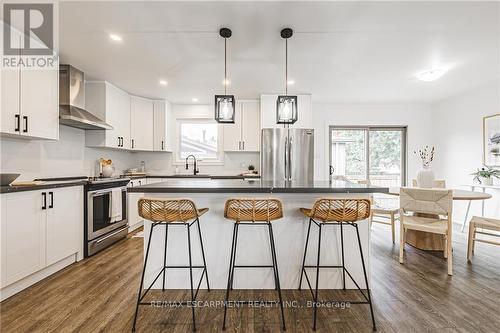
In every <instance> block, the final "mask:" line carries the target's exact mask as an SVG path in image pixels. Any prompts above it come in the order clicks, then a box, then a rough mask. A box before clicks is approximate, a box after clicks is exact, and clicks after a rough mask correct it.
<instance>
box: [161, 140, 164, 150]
mask: <svg viewBox="0 0 500 333" xmlns="http://www.w3.org/2000/svg"><path fill="white" fill-rule="evenodd" d="M163 149H164V148H163V140H161V150H163Z"/></svg>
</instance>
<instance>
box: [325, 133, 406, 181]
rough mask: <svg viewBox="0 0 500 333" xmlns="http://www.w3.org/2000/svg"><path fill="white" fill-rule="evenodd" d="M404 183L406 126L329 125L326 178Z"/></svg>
mask: <svg viewBox="0 0 500 333" xmlns="http://www.w3.org/2000/svg"><path fill="white" fill-rule="evenodd" d="M343 177H345V178H347V179H349V180H351V181H360V180H370V182H371V183H372V184H373V185H379V186H389V187H390V186H404V185H406V127H370V126H368V127H336V126H331V127H330V178H331V179H332V178H336V179H338V178H340V179H342V178H343Z"/></svg>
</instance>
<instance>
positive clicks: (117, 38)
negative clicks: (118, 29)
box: [109, 34, 122, 42]
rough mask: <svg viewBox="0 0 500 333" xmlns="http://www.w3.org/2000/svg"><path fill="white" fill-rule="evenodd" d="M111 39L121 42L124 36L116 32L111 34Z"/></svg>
mask: <svg viewBox="0 0 500 333" xmlns="http://www.w3.org/2000/svg"><path fill="white" fill-rule="evenodd" d="M109 39H111V40H112V41H114V42H121V41H122V37H121V36H118V35H116V34H109Z"/></svg>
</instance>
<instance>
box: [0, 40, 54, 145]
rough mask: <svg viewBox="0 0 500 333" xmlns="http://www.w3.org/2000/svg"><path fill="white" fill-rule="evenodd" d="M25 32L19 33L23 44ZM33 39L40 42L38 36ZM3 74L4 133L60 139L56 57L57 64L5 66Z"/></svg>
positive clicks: (0, 97)
mask: <svg viewBox="0 0 500 333" xmlns="http://www.w3.org/2000/svg"><path fill="white" fill-rule="evenodd" d="M12 33H14V34H16V31H15V30H13V31H12ZM21 36H22V35H21V34H20V33H17V37H18V39H19V44H20V43H21V38H23V37H21ZM30 42H31V43H32V44H36V43H37V42H36V40H34V39H32V40H31V41H30ZM0 76H1V87H2V88H1V96H0V100H1V103H0V106H1V110H0V113H1V114H2V117H1V120H2V124H1V126H0V131H1V133H2V134H7V135H9V136H16V137H18V138H27V139H50V140H57V139H59V63H58V62H57V61H56V62H55V64H54V66H53V68H23V67H17V68H2V69H0Z"/></svg>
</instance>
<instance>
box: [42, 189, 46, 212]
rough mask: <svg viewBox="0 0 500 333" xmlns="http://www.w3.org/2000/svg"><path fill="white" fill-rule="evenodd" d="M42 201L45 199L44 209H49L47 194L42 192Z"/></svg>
mask: <svg viewBox="0 0 500 333" xmlns="http://www.w3.org/2000/svg"><path fill="white" fill-rule="evenodd" d="M42 199H43V204H42V209H47V193H45V192H42Z"/></svg>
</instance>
